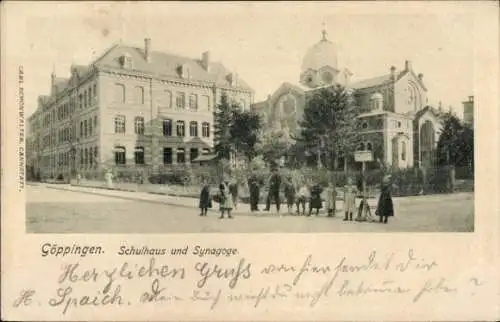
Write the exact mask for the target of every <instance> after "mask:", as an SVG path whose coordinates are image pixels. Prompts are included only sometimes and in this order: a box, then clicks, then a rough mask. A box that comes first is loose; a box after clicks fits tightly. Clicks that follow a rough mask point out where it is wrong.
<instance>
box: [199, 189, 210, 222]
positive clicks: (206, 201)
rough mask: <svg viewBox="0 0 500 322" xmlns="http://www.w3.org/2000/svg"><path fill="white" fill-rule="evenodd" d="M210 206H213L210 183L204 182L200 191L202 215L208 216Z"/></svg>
mask: <svg viewBox="0 0 500 322" xmlns="http://www.w3.org/2000/svg"><path fill="white" fill-rule="evenodd" d="M208 208H212V198H211V197H210V185H209V184H207V183H204V184H203V188H202V189H201V193H200V209H201V213H200V216H206V215H207V211H208Z"/></svg>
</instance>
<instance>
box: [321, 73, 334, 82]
mask: <svg viewBox="0 0 500 322" xmlns="http://www.w3.org/2000/svg"><path fill="white" fill-rule="evenodd" d="M321 79H322V80H323V83H325V84H331V83H332V81H333V75H332V73H330V72H324V73H323V74H322V75H321Z"/></svg>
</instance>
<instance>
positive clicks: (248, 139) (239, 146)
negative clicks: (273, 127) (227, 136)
mask: <svg viewBox="0 0 500 322" xmlns="http://www.w3.org/2000/svg"><path fill="white" fill-rule="evenodd" d="M260 128H261V120H260V116H259V115H258V114H256V113H252V112H250V111H242V110H241V108H236V109H234V110H233V123H232V126H231V130H230V133H231V136H232V138H233V143H234V145H235V148H236V150H237V151H238V152H241V153H243V154H244V155H245V157H246V158H247V159H248V161H251V160H252V159H253V158H254V157H255V156H256V151H255V147H256V144H257V143H258V141H259V138H258V134H259V131H260Z"/></svg>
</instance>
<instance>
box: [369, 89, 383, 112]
mask: <svg viewBox="0 0 500 322" xmlns="http://www.w3.org/2000/svg"><path fill="white" fill-rule="evenodd" d="M370 107H371V109H372V110H374V111H382V110H383V109H384V96H383V95H382V94H381V93H379V92H376V93H373V94H372V96H370Z"/></svg>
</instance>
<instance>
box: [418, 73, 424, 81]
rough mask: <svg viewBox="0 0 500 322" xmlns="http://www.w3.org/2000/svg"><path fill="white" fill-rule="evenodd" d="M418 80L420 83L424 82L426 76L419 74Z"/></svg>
mask: <svg viewBox="0 0 500 322" xmlns="http://www.w3.org/2000/svg"><path fill="white" fill-rule="evenodd" d="M418 79H419V80H420V81H422V80H423V79H424V74H422V73H420V74H418Z"/></svg>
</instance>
